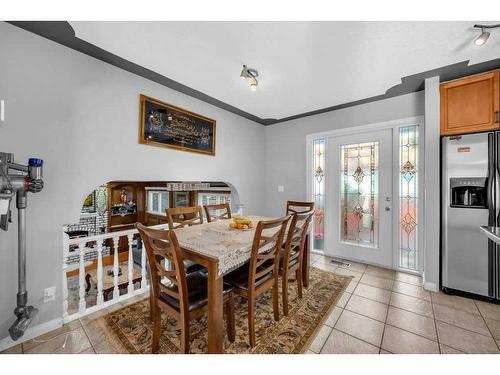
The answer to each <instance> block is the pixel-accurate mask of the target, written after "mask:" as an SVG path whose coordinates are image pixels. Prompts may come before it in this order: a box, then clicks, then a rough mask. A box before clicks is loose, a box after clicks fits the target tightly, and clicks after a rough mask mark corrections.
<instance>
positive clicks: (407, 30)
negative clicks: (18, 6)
mask: <svg viewBox="0 0 500 375" xmlns="http://www.w3.org/2000/svg"><path fill="white" fill-rule="evenodd" d="M70 23H71V25H72V26H73V28H74V29H75V32H76V36H77V37H78V38H81V39H84V40H86V41H87V42H89V43H92V44H94V45H97V46H98V47H100V48H103V49H105V50H107V51H109V52H112V53H114V54H116V55H118V56H120V57H122V58H125V59H127V60H130V61H132V62H134V63H136V64H139V65H142V66H144V67H146V68H148V69H151V70H153V71H155V72H157V73H160V74H162V75H164V76H166V77H168V78H171V79H173V80H175V81H178V82H179V83H182V84H184V85H187V86H190V87H192V88H194V89H196V90H199V91H201V92H203V93H205V94H207V95H210V96H212V97H214V98H216V99H218V100H221V101H223V102H226V103H228V104H230V105H233V106H235V107H237V108H240V109H242V110H244V111H246V112H249V113H251V114H253V115H256V116H258V117H261V118H263V119H265V118H274V119H280V118H284V117H288V116H292V115H296V114H300V113H304V112H309V111H313V110H317V109H321V108H325V107H330V106H334V105H339V104H344V103H348V102H351V101H355V100H360V99H365V98H369V97H372V96H376V95H381V94H384V93H385V91H386V90H387V89H389V88H390V87H392V86H394V85H397V84H399V83H400V82H401V77H404V76H408V75H412V74H417V73H421V72H424V71H427V70H431V69H435V68H440V67H443V66H446V65H450V64H454V63H458V62H461V61H465V60H470V64H471V65H472V64H476V63H480V62H484V61H488V60H492V59H497V58H500V29H494V30H491V36H490V39H489V40H488V42H487V43H486V44H485V45H484V46H482V47H477V46H475V45H474V44H473V43H472V41H473V40H474V38H475V37H476V36H477V35H478V31H477V30H474V29H473V28H472V25H473V24H474V22H472V21H468V22H161V21H155V22H135V21H134V22H100V21H97V22H96V21H92V22H70ZM487 23H488V24H493V23H497V22H493V21H491V22H487ZM243 64H247V65H248V66H249V67H252V68H255V69H257V70H258V71H259V73H260V78H259V87H258V90H257V91H256V92H252V91H250V89H249V85H248V83H245V82H244V81H243V80H241V79H240V78H239V74H240V71H241V67H242V65H243ZM146 94H147V93H146Z"/></svg>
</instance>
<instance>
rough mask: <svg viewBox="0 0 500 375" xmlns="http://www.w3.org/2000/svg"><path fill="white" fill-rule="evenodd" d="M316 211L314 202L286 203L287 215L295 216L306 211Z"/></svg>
mask: <svg viewBox="0 0 500 375" xmlns="http://www.w3.org/2000/svg"><path fill="white" fill-rule="evenodd" d="M313 209H314V202H300V201H287V202H286V214H287V215H290V214H295V213H301V212H306V211H311V210H313Z"/></svg>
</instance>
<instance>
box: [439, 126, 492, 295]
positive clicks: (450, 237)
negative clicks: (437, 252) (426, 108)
mask: <svg viewBox="0 0 500 375" xmlns="http://www.w3.org/2000/svg"><path fill="white" fill-rule="evenodd" d="M441 146H442V148H441V155H442V173H441V175H442V182H441V194H442V198H441V202H442V203H441V204H442V209H441V215H442V216H441V225H442V228H441V282H442V287H443V290H444V291H445V292H456V291H460V292H467V293H471V294H476V295H481V296H485V297H490V298H496V299H500V275H499V273H500V272H499V270H500V247H499V246H497V245H496V244H495V243H494V242H493V241H491V240H489V239H488V238H487V237H486V236H485V235H484V234H483V233H482V232H481V230H480V229H479V227H480V226H484V225H488V226H500V132H490V133H479V134H467V135H459V136H450V137H443V138H442V140H441Z"/></svg>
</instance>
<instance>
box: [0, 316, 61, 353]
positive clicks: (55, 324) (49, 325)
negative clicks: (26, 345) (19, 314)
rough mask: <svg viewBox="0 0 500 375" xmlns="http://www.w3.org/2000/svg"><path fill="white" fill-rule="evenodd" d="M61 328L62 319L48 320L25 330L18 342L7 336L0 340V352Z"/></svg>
mask: <svg viewBox="0 0 500 375" xmlns="http://www.w3.org/2000/svg"><path fill="white" fill-rule="evenodd" d="M61 326H62V319H61V318H57V319H54V320H50V321H48V322H45V323H42V324H38V325H36V326H33V327H30V328H28V329H27V330H26V332H25V333H24V335H23V337H21V338H20V339H19V340H17V341H14V340H12V339H11V338H10V336H7V337H5V338H3V339H1V340H0V352H1V351H3V350H5V349H8V348H10V347H12V346H15V345H17V344H20V343H22V342H25V341H28V340H31V339H33V338H35V337H38V336H40V335H43V334H44V333H47V332H50V331H52V330H54V329H56V328H59V327H61Z"/></svg>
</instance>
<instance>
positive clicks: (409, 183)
mask: <svg viewBox="0 0 500 375" xmlns="http://www.w3.org/2000/svg"><path fill="white" fill-rule="evenodd" d="M399 166H400V172H399V253H398V258H399V260H398V263H399V267H400V268H405V269H408V270H412V271H416V270H418V263H419V259H418V255H419V254H418V230H419V227H418V222H419V217H418V177H419V176H418V126H408V127H403V128H400V129H399Z"/></svg>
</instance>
